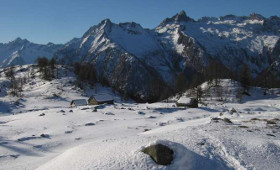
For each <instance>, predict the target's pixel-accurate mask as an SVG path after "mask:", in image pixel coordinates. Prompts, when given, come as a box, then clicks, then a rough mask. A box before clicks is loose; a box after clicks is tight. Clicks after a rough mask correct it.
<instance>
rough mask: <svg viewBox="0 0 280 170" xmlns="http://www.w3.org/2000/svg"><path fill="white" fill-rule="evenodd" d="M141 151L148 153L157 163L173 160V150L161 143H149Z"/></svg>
mask: <svg viewBox="0 0 280 170" xmlns="http://www.w3.org/2000/svg"><path fill="white" fill-rule="evenodd" d="M142 152H144V153H145V154H147V155H149V156H150V157H151V158H152V159H153V160H154V161H155V162H156V163H157V164H159V165H169V164H171V162H172V161H173V153H174V152H173V150H172V149H170V148H169V147H167V146H165V145H162V144H156V145H151V146H149V147H147V148H144V149H143V150H142Z"/></svg>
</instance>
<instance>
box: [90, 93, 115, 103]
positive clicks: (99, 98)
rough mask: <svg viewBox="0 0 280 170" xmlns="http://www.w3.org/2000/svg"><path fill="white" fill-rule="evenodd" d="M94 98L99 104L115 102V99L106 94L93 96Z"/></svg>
mask: <svg viewBox="0 0 280 170" xmlns="http://www.w3.org/2000/svg"><path fill="white" fill-rule="evenodd" d="M93 97H94V98H95V99H96V100H97V101H99V102H102V101H109V100H113V97H112V96H111V95H109V94H106V93H105V94H96V95H93Z"/></svg>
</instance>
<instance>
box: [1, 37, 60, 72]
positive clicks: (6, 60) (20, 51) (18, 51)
mask: <svg viewBox="0 0 280 170" xmlns="http://www.w3.org/2000/svg"><path fill="white" fill-rule="evenodd" d="M62 47H63V45H55V44H52V43H48V44H46V45H39V44H34V43H31V42H29V41H28V40H26V39H21V38H17V39H15V40H14V41H11V42H9V43H5V44H4V43H0V67H7V66H11V65H24V64H33V63H35V62H36V59H37V58H38V57H42V56H44V57H47V58H49V59H50V58H52V57H53V55H54V53H55V52H56V51H57V50H58V49H60V48H62Z"/></svg>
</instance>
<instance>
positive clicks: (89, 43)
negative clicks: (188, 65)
mask: <svg viewBox="0 0 280 170" xmlns="http://www.w3.org/2000/svg"><path fill="white" fill-rule="evenodd" d="M56 57H57V58H58V59H59V60H60V61H61V62H63V63H65V64H73V63H74V62H77V61H78V62H80V61H81V62H90V63H93V64H94V67H95V69H96V72H97V75H98V77H99V78H100V79H102V80H105V81H106V82H108V83H109V85H110V86H112V87H115V88H117V89H118V90H120V91H122V92H123V93H125V94H127V95H129V96H131V94H132V96H133V97H134V98H137V99H139V100H144V101H153V100H158V99H159V98H161V97H162V96H164V95H166V94H164V93H163V92H164V91H169V90H170V89H172V88H174V87H175V84H176V77H177V74H178V72H182V71H184V69H183V68H181V67H178V66H177V65H178V64H179V61H180V58H179V57H176V56H173V55H170V54H169V53H168V51H166V50H165V49H164V46H162V44H161V42H160V41H159V39H158V36H157V33H156V32H154V31H153V30H148V29H144V28H142V27H141V26H140V25H139V24H136V23H134V22H130V23H120V24H114V23H112V22H111V21H110V20H109V19H106V20H103V21H102V22H101V23H100V24H98V25H97V26H93V27H91V28H90V29H89V30H88V31H87V32H86V33H85V34H84V35H83V36H82V37H81V38H79V39H74V40H72V41H70V42H69V43H67V44H66V45H65V47H64V48H63V49H61V50H59V51H58V52H57V53H56ZM181 59H183V58H181ZM188 71H190V70H188ZM186 75H187V74H186Z"/></svg>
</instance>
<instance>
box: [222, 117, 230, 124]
mask: <svg viewBox="0 0 280 170" xmlns="http://www.w3.org/2000/svg"><path fill="white" fill-rule="evenodd" d="M223 121H224V122H226V123H230V124H231V123H232V121H231V120H230V119H229V118H226V117H225V118H224V119H223Z"/></svg>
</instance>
